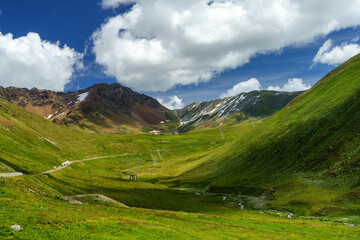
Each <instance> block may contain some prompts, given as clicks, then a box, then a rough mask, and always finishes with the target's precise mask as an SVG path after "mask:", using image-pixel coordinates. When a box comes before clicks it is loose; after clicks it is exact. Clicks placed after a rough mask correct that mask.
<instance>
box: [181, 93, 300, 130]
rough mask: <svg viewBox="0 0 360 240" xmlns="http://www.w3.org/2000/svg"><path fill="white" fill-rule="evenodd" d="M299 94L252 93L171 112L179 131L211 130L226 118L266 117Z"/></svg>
mask: <svg viewBox="0 0 360 240" xmlns="http://www.w3.org/2000/svg"><path fill="white" fill-rule="evenodd" d="M300 93H302V92H278V91H267V90H263V91H252V92H249V93H241V94H239V95H237V96H234V97H227V98H222V99H217V100H213V101H207V102H196V103H193V104H190V105H189V106H187V107H185V108H183V109H180V110H175V113H176V114H177V116H178V117H179V119H180V124H181V126H180V128H179V130H180V131H188V130H191V129H193V128H195V127H198V126H200V125H204V124H205V125H206V126H210V127H215V126H219V125H221V124H223V123H224V121H226V120H227V119H228V118H229V117H230V116H231V117H232V118H233V120H235V121H241V120H244V119H246V118H248V117H256V118H258V117H260V118H261V117H267V116H270V115H272V114H274V113H275V112H277V111H279V110H280V109H281V108H283V107H284V106H285V105H286V104H288V103H289V102H290V101H291V100H292V99H294V98H295V97H296V96H298V95H299V94H300ZM234 114H236V115H234ZM210 122H211V123H210Z"/></svg>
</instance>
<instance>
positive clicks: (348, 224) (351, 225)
mask: <svg viewBox="0 0 360 240" xmlns="http://www.w3.org/2000/svg"><path fill="white" fill-rule="evenodd" d="M344 224H345V225H346V226H350V227H355V224H352V223H344Z"/></svg>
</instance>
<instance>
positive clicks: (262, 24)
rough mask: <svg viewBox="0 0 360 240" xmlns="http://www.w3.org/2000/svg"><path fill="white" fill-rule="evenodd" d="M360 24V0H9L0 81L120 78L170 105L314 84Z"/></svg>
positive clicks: (71, 83)
mask: <svg viewBox="0 0 360 240" xmlns="http://www.w3.org/2000/svg"><path fill="white" fill-rule="evenodd" d="M359 25H360V0H347V1H346V4H345V3H344V2H342V1H338V0H316V1H303V0H266V1H264V0H212V1H210V0H168V1H164V0H152V1H149V0H147V1H145V0H76V1H74V0H51V1H49V0H31V1H29V0H1V1H0V33H1V34H0V85H1V86H4V87H8V86H16V87H26V88H32V87H36V88H38V89H50V90H54V91H66V92H68V91H74V90H79V89H84V88H87V87H89V86H92V85H93V84H96V83H109V84H111V83H116V82H118V83H120V84H122V85H124V86H127V87H130V88H131V89H133V90H135V91H138V92H141V93H144V94H147V95H149V96H152V97H154V98H156V99H158V100H159V102H161V103H162V104H164V105H165V106H167V107H169V108H181V107H183V106H185V105H188V104H190V103H192V102H196V101H206V100H212V99H217V98H220V97H227V96H234V95H237V94H240V93H242V92H249V91H253V90H263V89H264V90H266V89H268V90H278V91H301V90H307V89H309V88H310V87H312V86H313V85H314V84H316V82H317V81H319V80H320V79H321V78H322V77H323V76H324V75H325V74H326V73H327V72H329V71H330V70H331V69H333V68H335V67H336V66H338V65H339V64H341V63H342V62H344V61H346V60H347V59H349V58H350V57H352V56H354V55H356V54H358V53H360V38H359V37H360V28H359ZM339 91H341V89H339Z"/></svg>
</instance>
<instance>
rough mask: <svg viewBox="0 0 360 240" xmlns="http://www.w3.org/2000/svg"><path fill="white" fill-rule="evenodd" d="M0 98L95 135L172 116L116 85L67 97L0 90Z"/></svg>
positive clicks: (63, 95)
mask: <svg viewBox="0 0 360 240" xmlns="http://www.w3.org/2000/svg"><path fill="white" fill-rule="evenodd" d="M0 98H2V99H5V100H7V101H9V102H11V103H15V104H17V105H18V106H20V107H22V108H24V109H26V110H27V111H30V112H32V113H35V114H37V115H40V116H42V117H44V118H47V119H49V120H50V121H53V122H55V123H58V124H65V125H67V126H72V127H76V128H77V127H79V128H83V129H89V130H92V131H96V132H114V131H124V129H126V127H131V128H141V127H143V126H150V125H158V124H160V122H161V121H166V119H167V117H166V115H169V114H172V113H171V111H170V110H168V109H167V108H165V107H164V106H162V105H161V104H160V103H159V102H158V101H157V100H155V99H153V98H151V97H149V96H146V95H144V94H140V93H137V92H134V91H132V90H131V89H130V88H127V87H123V86H121V85H120V84H117V83H115V84H111V85H108V84H96V85H94V86H92V87H89V88H87V89H85V90H79V91H73V92H68V93H63V92H54V91H50V90H39V89H36V88H32V89H30V90H29V89H26V88H16V87H8V88H3V87H0Z"/></svg>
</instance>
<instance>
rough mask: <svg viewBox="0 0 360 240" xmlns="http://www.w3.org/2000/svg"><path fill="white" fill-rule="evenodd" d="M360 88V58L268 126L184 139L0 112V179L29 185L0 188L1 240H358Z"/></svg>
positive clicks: (10, 108) (0, 183) (3, 106)
mask: <svg viewBox="0 0 360 240" xmlns="http://www.w3.org/2000/svg"><path fill="white" fill-rule="evenodd" d="M359 78H360V56H357V57H354V58H353V59H351V60H349V61H348V62H346V63H345V64H344V65H342V66H340V67H339V68H337V69H335V70H334V71H332V72H331V73H329V74H328V75H327V76H326V77H324V79H322V80H321V81H320V82H319V83H318V84H317V85H316V86H314V87H313V88H312V89H311V90H309V91H308V92H305V93H304V94H302V95H300V96H299V97H297V98H296V99H294V100H293V101H292V102H291V103H290V104H289V105H287V106H286V107H285V108H284V109H283V110H281V111H280V112H278V113H277V114H275V115H273V116H272V117H270V118H266V119H261V120H257V121H244V122H242V123H240V124H236V125H231V126H223V127H222V128H221V131H220V130H219V129H216V128H213V129H204V130H199V131H194V132H189V133H187V134H182V135H171V134H168V135H159V136H151V135H149V134H140V133H138V134H134V135H122V134H90V133H84V132H83V131H76V130H73V129H71V128H67V127H65V126H59V125H56V124H54V123H52V122H50V121H48V120H46V119H44V118H43V117H39V116H37V115H34V114H31V113H28V112H26V111H24V110H23V109H21V108H19V107H17V106H15V105H12V104H10V103H8V102H6V101H1V100H0V148H1V149H0V172H13V171H21V172H24V173H28V174H29V175H27V176H20V177H15V178H0V238H5V239H34V237H35V238H38V239H52V238H59V239H82V238H86V239H117V238H118V239H121V238H135V237H138V238H169V237H171V238H174V239H184V237H185V238H188V239H199V238H209V239H211V238H213V239H237V238H246V239H258V238H259V237H261V238H269V239H271V238H274V239H282V238H284V239H288V238H292V239H304V238H308V239H320V238H323V237H324V236H326V237H327V238H330V239H338V238H358V237H359V236H360V235H359V234H360V232H359V230H358V227H355V228H354V227H352V226H346V225H344V224H343V223H344V222H345V223H354V224H356V225H358V224H359V222H360V219H359V217H358V216H359V214H360V201H359V199H360V188H359V185H360V184H359V183H360V179H359V174H360V171H359V166H360V164H359V159H360V154H359V149H360V148H359V144H358V142H359V140H360V136H359V130H360V121H359V120H360V101H359V99H360V98H359V97H360V85H359ZM113 155H122V156H113ZM94 157H103V158H96V159H93V160H90V161H81V162H76V163H74V164H72V165H70V166H69V167H66V168H64V169H61V170H59V171H56V172H53V173H50V174H47V175H34V174H33V173H37V172H42V171H46V170H49V169H51V168H52V167H53V166H58V165H60V163H62V162H64V161H67V160H78V159H87V158H94ZM137 159H139V160H137ZM137 162H138V164H137ZM134 169H137V170H136V171H137V175H138V179H139V181H129V174H130V173H131V172H132V171H133V170H134ZM239 193H241V194H239ZM79 194H80V195H84V194H85V195H86V194H102V195H105V196H107V197H110V198H112V199H114V200H115V201H118V202H120V203H122V204H125V205H127V206H129V207H130V208H123V207H121V204H116V202H115V203H114V202H104V201H100V200H98V199H94V198H92V197H90V196H88V197H85V198H79V197H76V196H78V195H79ZM71 196H72V198H73V199H75V200H77V201H81V203H82V204H81V205H77V204H74V202H73V203H71V201H70V200H69V198H66V197H71ZM239 202H243V204H244V205H245V209H247V210H246V211H243V212H241V211H240V210H239V205H238V204H239ZM75 203H76V202H75ZM258 209H262V210H258ZM254 210H258V211H254ZM289 212H294V213H295V216H294V217H295V218H297V219H287V218H286V216H287V214H288V213H289ZM242 215H243V218H242ZM309 215H311V216H313V217H312V218H313V220H309V219H307V218H308V216H309ZM12 224H20V225H21V226H22V227H23V229H24V231H22V232H14V231H12V230H11V229H10V227H11V225H12Z"/></svg>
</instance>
